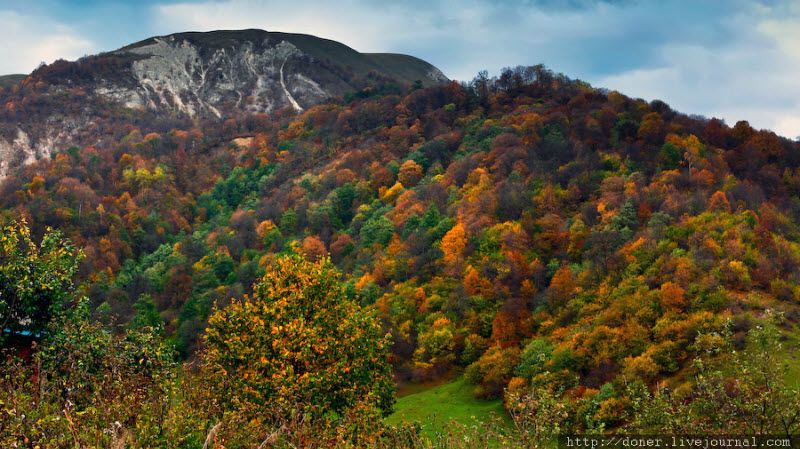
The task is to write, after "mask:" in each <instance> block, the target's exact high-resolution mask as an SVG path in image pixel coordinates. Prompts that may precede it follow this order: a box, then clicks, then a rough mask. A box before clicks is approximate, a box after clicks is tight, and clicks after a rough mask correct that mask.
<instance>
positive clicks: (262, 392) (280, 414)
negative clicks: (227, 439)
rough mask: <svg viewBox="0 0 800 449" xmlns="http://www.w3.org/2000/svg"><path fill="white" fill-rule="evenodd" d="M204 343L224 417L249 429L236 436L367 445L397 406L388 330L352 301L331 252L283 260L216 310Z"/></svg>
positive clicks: (227, 422)
mask: <svg viewBox="0 0 800 449" xmlns="http://www.w3.org/2000/svg"><path fill="white" fill-rule="evenodd" d="M205 343H206V347H207V350H206V354H205V363H204V369H205V370H206V372H207V374H208V376H209V379H210V381H211V382H210V385H211V388H212V389H213V390H214V394H213V396H215V397H216V401H217V404H216V405H217V406H218V407H219V410H220V412H221V414H222V421H221V422H222V423H223V424H225V425H227V426H229V427H233V426H236V425H238V424H236V423H246V425H248V426H253V427H252V428H251V429H250V430H248V431H247V432H242V429H236V430H238V432H231V433H232V434H236V435H238V436H239V437H240V436H241V435H243V434H247V433H250V432H253V433H255V434H260V435H259V438H260V439H261V440H264V441H286V442H291V443H292V444H295V445H299V446H298V447H300V446H302V447H309V446H308V445H311V446H316V445H328V444H333V443H334V442H341V440H346V441H351V442H354V441H355V442H364V441H365V440H369V439H371V438H372V437H374V436H375V434H376V430H377V429H376V428H377V426H379V425H380V421H381V420H380V416H381V415H385V414H387V413H389V412H390V411H391V408H392V405H393V401H394V384H393V381H392V371H391V366H390V364H389V344H390V341H389V340H388V336H386V335H384V334H383V333H382V330H381V326H380V324H379V322H378V320H377V319H376V318H375V317H374V316H373V315H372V314H370V313H368V312H367V311H366V310H362V309H361V308H360V307H359V306H358V305H357V304H356V303H355V302H353V301H351V300H350V299H348V298H347V297H346V295H345V292H344V289H343V286H342V284H341V283H340V274H339V272H338V271H337V270H336V268H335V267H334V266H333V265H332V264H331V262H330V260H329V259H328V258H322V259H320V260H319V261H317V262H309V261H307V260H306V259H304V258H302V257H300V256H284V257H279V258H277V259H276V260H275V262H274V263H273V264H272V265H271V266H269V267H267V272H266V275H265V276H264V277H263V279H262V280H261V281H260V282H259V283H257V284H256V285H255V286H254V292H253V296H252V297H248V296H245V297H244V298H243V299H240V300H235V301H234V302H233V303H231V304H230V305H228V306H227V307H225V308H222V309H220V310H217V311H216V312H215V313H214V314H213V315H212V316H211V318H210V319H209V324H208V328H207V330H206V335H205ZM222 430H224V429H222ZM231 430H234V429H231ZM220 435H223V436H224V432H221V433H220ZM218 438H222V437H221V436H220V437H218ZM237 438H238V437H237ZM320 439H325V440H324V441H323V440H320ZM331 439H334V440H331ZM320 447H321V446H320Z"/></svg>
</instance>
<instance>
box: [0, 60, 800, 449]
mask: <svg viewBox="0 0 800 449" xmlns="http://www.w3.org/2000/svg"><path fill="white" fill-rule="evenodd" d="M6 107H8V105H6ZM110 116H114V117H115V115H110ZM147 117H149V116H145V115H142V116H141V117H139V118H137V119H136V120H131V121H119V120H113V121H112V120H109V121H102V120H101V121H99V122H98V124H97V127H98V129H101V130H102V132H103V133H104V135H106V136H109V137H108V139H110V140H111V143H110V144H109V143H108V140H106V144H104V147H103V148H102V149H101V148H96V147H93V146H87V147H84V148H78V147H73V148H69V149H65V150H64V151H63V152H59V153H57V154H53V155H52V157H51V158H50V160H46V161H39V162H36V163H34V164H31V165H28V166H26V167H24V168H21V169H18V170H17V171H16V172H14V173H11V174H9V177H8V178H7V179H6V180H5V181H4V182H3V183H2V185H0V208H2V211H0V222H6V223H11V222H12V221H15V220H18V219H19V218H24V219H25V220H26V221H27V223H28V225H29V226H31V228H32V230H33V234H34V235H35V236H41V235H43V234H44V232H45V228H47V227H52V228H55V229H59V230H61V232H62V233H63V234H64V235H65V236H66V237H68V238H69V239H71V241H72V242H73V244H74V245H75V246H76V247H79V248H82V249H83V252H84V254H85V259H83V260H82V262H81V263H80V266H79V268H78V279H79V281H80V282H79V284H80V285H79V287H78V289H79V291H80V292H81V293H82V294H85V295H86V296H87V297H88V300H89V306H88V307H89V309H90V310H91V316H93V317H94V318H95V319H97V320H99V321H100V322H102V323H104V324H105V325H106V326H109V328H110V329H113V330H114V332H116V333H122V332H131V331H130V329H133V328H135V327H136V326H140V325H141V323H143V322H144V323H148V325H151V326H153V327H156V328H163V335H164V336H165V337H166V338H167V340H168V341H169V342H170V343H173V344H174V345H175V348H176V349H177V351H178V352H179V354H180V358H181V359H182V360H185V361H193V360H197V359H198V358H199V357H200V356H199V355H198V354H200V353H201V352H202V351H204V349H203V348H204V345H203V341H204V340H203V339H202V338H201V337H202V336H203V335H204V330H205V329H206V327H207V326H208V325H209V324H208V323H209V322H208V318H209V316H210V315H211V314H212V313H213V312H214V311H215V310H221V309H223V308H225V307H226V306H227V305H228V304H231V302H232V301H233V302H234V304H236V303H237V302H236V301H237V300H238V299H240V298H243V297H245V295H253V294H254V293H253V284H254V283H255V282H257V281H258V280H259V279H260V278H261V277H262V276H263V275H264V274H265V272H266V271H267V270H271V269H272V268H270V267H273V266H274V265H275V263H276V260H283V259H277V258H278V257H279V256H281V255H287V254H300V255H302V256H303V257H305V258H306V259H309V260H311V261H317V260H320V259H323V260H324V257H325V256H326V255H329V256H330V258H331V260H332V262H333V264H334V265H335V266H336V267H337V268H338V270H340V271H341V273H342V277H341V279H340V285H341V288H342V295H343V296H344V297H346V298H349V299H350V300H353V301H355V302H356V303H358V304H360V306H361V307H363V308H364V309H365V310H368V311H370V312H371V313H374V314H375V316H376V317H377V318H376V319H379V322H380V325H381V327H382V329H383V332H385V333H388V334H389V335H390V341H389V342H387V348H388V350H389V351H390V354H391V355H390V361H391V365H392V367H393V369H394V375H395V380H396V381H397V382H402V383H407V382H412V383H413V382H420V381H425V380H431V379H437V378H440V377H443V376H447V375H451V374H452V373H453V372H462V371H463V372H464V375H465V378H466V380H467V381H468V382H469V383H470V384H471V385H472V386H473V388H474V394H475V395H476V396H478V397H482V398H495V397H503V398H504V399H505V400H506V408H507V409H509V411H511V412H512V415H514V414H519V413H521V412H520V410H519V408H520V407H522V405H521V404H523V403H524V402H525V401H522V400H520V399H519V398H520V397H523V398H528V399H530V398H531V397H534V396H531V394H532V393H530V392H531V391H539V392H541V391H547V392H548V394H549V395H550V396H546V397H544V399H543V398H542V397H541V396H535V401H545V400H550V401H553V403H556V402H557V403H560V404H562V405H563V407H564V414H563V416H561V415H556V416H553V417H550V418H548V419H550V421H553V422H555V421H557V422H559V423H560V424H559V425H560V426H562V427H561V428H565V427H566V428H569V429H575V430H576V431H578V430H581V431H592V430H604V429H605V430H609V429H615V428H620V427H621V426H626V425H631V423H633V422H634V421H637V419H638V418H634V417H641V414H637V412H636V410H639V409H637V408H636V407H637V404H641V402H637V401H640V400H644V399H641V397H647V398H649V397H650V396H649V393H647V392H646V391H647V390H648V388H646V387H649V390H650V391H656V390H657V388H656V386H657V385H658V386H659V388H661V387H663V386H664V385H668V386H669V387H670V388H671V390H673V391H676V392H678V393H676V394H677V395H678V396H676V397H690V396H691V395H692V394H693V393H692V388H695V386H696V384H697V382H696V381H695V380H694V379H695V376H696V375H697V373H699V372H702V369H704V368H703V367H699V366H698V364H697V363H696V360H699V358H701V359H703V360H711V361H713V360H718V361H719V360H727V359H726V358H727V357H728V354H730V353H731V352H732V351H733V350H735V351H738V352H741V351H745V352H747V351H749V350H751V348H752V346H751V343H748V342H750V341H751V340H753V341H755V340H754V339H756V337H758V335H761V334H756V333H754V332H756V331H761V330H763V328H769V329H774V331H775V332H776V335H783V339H782V340H781V342H782V343H780V344H778V343H777V340H775V341H773V340H769V342H772V343H775V344H776V345H778V346H770V348H771V349H770V351H771V352H772V353H773V355H774V356H776V357H778V359H777V360H779V362H776V363H779V364H783V363H788V364H789V365H792V364H794V366H797V364H798V358H797V357H798V353H797V351H798V348H797V339H796V338H797V336H798V335H800V333H799V332H798V328H797V326H798V322H799V321H800V227H799V226H798V223H800V199H799V198H798V194H800V171H798V167H799V166H800V143H798V142H793V141H790V140H787V139H784V138H781V137H779V136H777V135H776V134H774V133H772V132H769V131H759V130H755V129H753V128H751V127H750V126H749V125H748V124H747V123H746V122H738V123H736V124H735V125H734V126H732V127H731V126H729V125H727V124H725V123H723V122H721V121H720V120H717V119H705V118H702V117H693V116H687V115H685V114H682V113H679V112H676V111H673V110H672V109H671V108H670V107H669V106H668V105H667V104H665V103H663V102H660V101H653V102H650V103H648V102H645V101H643V100H637V99H632V98H628V97H626V96H624V95H622V94H620V93H618V92H609V91H605V90H602V89H597V88H593V87H591V86H589V85H587V84H585V83H583V82H580V81H576V80H571V79H568V78H566V77H565V76H562V75H557V74H553V73H552V72H550V71H549V70H547V69H545V68H544V67H541V66H536V67H527V68H522V67H520V68H516V69H507V70H505V71H503V72H502V74H501V76H500V77H499V78H492V79H490V78H488V77H487V76H486V74H485V73H482V74H480V75H479V76H478V77H476V78H475V79H474V80H473V81H472V82H470V83H465V84H458V83H455V82H453V83H450V84H447V85H442V86H435V87H428V88H421V87H420V86H416V88H414V87H411V88H406V87H400V86H396V85H392V84H385V85H382V87H380V88H368V89H365V90H363V91H360V92H358V93H356V94H353V95H348V96H347V98H346V100H342V99H340V100H338V101H332V102H329V103H325V104H322V105H318V106H313V107H310V108H308V109H307V110H305V111H304V112H302V113H299V114H296V113H295V111H294V110H292V109H291V108H287V109H283V110H281V111H277V112H274V113H271V114H255V115H240V116H235V117H233V118H228V119H226V120H219V121H215V120H211V119H204V120H202V121H201V120H199V119H196V120H193V121H190V120H188V119H185V118H180V117H178V118H175V119H174V120H167V121H160V120H156V119H153V118H147ZM277 263H281V262H277ZM298 263H299V262H298ZM256 296H258V294H256ZM137 323H138V324H137ZM212 325H213V323H212ZM764 326H766V327H764ZM126 329H127V330H126ZM748 334H750V335H751V337H752V338H748V337H747V335H748ZM753 335H755V336H753ZM762 337H763V336H762ZM220 338H221V337H220ZM764 338H766V337H764ZM764 338H762V340H763V341H762V343H763V342H764V341H767V340H764ZM776 338H777V337H776ZM772 343H770V344H772ZM752 344H755V343H752ZM764 344H766V343H764ZM778 347H779V348H780V349H775V348H778ZM198 351H200V352H198ZM795 373H796V371H795ZM730 375H731V373H730V372H727V373H726V372H723V373H722V374H720V376H722V377H721V379H722V380H720V382H721V384H722V383H724V377H725V376H730ZM776 375H778V374H776ZM781 375H783V374H781ZM712 377H713V376H710V377H708V376H707V378H712ZM633 384H635V385H639V386H640V390H637V391H638V393H635V392H633V390H632V389H631V388H632V387H631V385H633ZM642 391H644V392H642ZM681 392H682V393H681ZM636 394H639V395H640V396H636ZM681 394H683V395H684V396H680V395H681ZM642 395H643V396H642ZM637 398H638V399H637ZM535 401H534V403H537V402H535ZM530 403H531V402H527V403H526V404H528V405H530ZM541 403H544V402H539V404H541ZM720 419H722V418H720ZM709 420H711V418H709ZM650 425H653V426H655V424H652V423H650ZM795 425H796V424H795ZM708 426H709V428H713V426H714V424H713V423H709V424H708ZM651 428H656V427H651ZM231 447H236V446H231Z"/></svg>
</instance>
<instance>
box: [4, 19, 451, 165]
mask: <svg viewBox="0 0 800 449" xmlns="http://www.w3.org/2000/svg"><path fill="white" fill-rule="evenodd" d="M19 78H20V76H19V75H9V76H6V77H2V78H0V86H3V85H5V86H7V88H6V89H5V91H7V93H6V94H5V95H0V100H2V103H4V105H5V108H4V109H5V114H4V115H2V116H0V178H2V177H3V176H5V174H6V173H7V171H8V170H9V169H10V168H11V167H14V166H18V165H21V164H25V163H30V162H31V161H33V160H36V159H39V158H42V157H46V156H48V155H49V154H50V153H52V152H53V151H54V150H57V149H63V148H65V147H69V146H71V145H73V144H77V145H81V144H85V143H87V142H89V141H90V140H92V139H96V137H97V136H96V135H95V132H94V131H92V132H89V133H88V134H86V133H85V131H87V130H88V129H90V128H91V129H94V128H96V126H97V125H98V119H99V118H107V117H108V116H117V117H126V116H127V115H129V114H130V113H134V114H135V113H137V112H143V113H149V114H151V115H152V114H154V115H157V116H178V117H189V118H194V117H204V118H217V119H221V118H228V117H231V116H235V115H237V114H242V113H270V112H274V111H277V110H279V109H282V108H286V107H290V108H292V109H294V110H295V111H302V110H304V109H306V108H308V107H310V106H312V105H315V104H319V103H321V102H325V101H329V100H332V99H335V98H340V97H342V96H344V95H346V94H348V93H352V92H356V91H359V90H362V89H365V88H368V87H377V86H379V85H384V84H391V83H395V84H398V85H410V84H413V83H415V82H419V83H421V85H422V86H432V85H436V84H441V83H444V82H447V78H446V77H445V76H444V75H443V74H442V72H441V71H439V70H438V69H437V68H436V67H434V66H432V65H431V64H429V63H427V62H425V61H422V60H420V59H418V58H415V57H412V56H407V55H399V54H389V53H373V54H364V53H359V52H357V51H355V50H353V49H352V48H350V47H348V46H346V45H343V44H341V43H338V42H334V41H331V40H327V39H321V38H318V37H315V36H309V35H303V34H289V33H272V32H267V31H263V30H253V29H251V30H241V31H213V32H207V33H194V32H190V33H179V34H172V35H169V36H160V37H153V38H150V39H146V40H144V41H141V42H137V43H134V44H131V45H128V46H126V47H123V48H121V49H119V50H116V51H112V52H108V53H102V54H99V55H96V56H90V57H85V58H82V59H79V60H78V61H74V62H67V61H63V60H62V61H56V62H55V63H53V64H50V65H48V66H44V67H41V68H39V69H37V70H36V71H34V72H33V73H32V74H31V75H30V76H28V77H26V78H25V79H24V80H22V81H21V83H20V84H19V86H20V87H17V88H14V87H13V85H16V84H17V83H15V81H16V82H19V81H20V80H19ZM9 85H11V87H8V86H9ZM65 97H66V98H72V100H67V101H66V103H68V104H67V105H66V106H67V107H66V108H64V107H62V106H64V103H65V101H64V98H65ZM73 100H74V101H73ZM87 139H88V140H87Z"/></svg>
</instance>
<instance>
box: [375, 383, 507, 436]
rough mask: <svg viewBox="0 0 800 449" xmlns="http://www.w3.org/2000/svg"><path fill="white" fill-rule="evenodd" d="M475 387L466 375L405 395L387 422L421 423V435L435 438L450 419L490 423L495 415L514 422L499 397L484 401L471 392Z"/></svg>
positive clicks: (471, 422)
mask: <svg viewBox="0 0 800 449" xmlns="http://www.w3.org/2000/svg"><path fill="white" fill-rule="evenodd" d="M472 388H473V387H472V386H471V385H469V384H467V383H466V382H465V381H464V379H463V378H458V379H456V380H454V381H452V382H449V383H446V384H443V385H438V386H434V387H432V388H429V389H427V390H423V391H419V392H415V393H412V394H408V395H406V396H403V397H401V398H399V399H398V400H397V404H396V405H395V412H394V413H393V414H392V415H391V416H389V417H388V418H386V422H387V423H388V424H394V425H397V424H402V423H418V424H419V425H420V426H421V430H422V434H423V435H425V436H428V437H433V436H434V435H435V434H436V433H437V432H444V431H445V429H446V427H447V425H448V424H449V423H450V422H451V421H455V422H458V423H460V424H464V425H468V426H472V425H477V426H480V425H487V424H488V423H490V422H491V421H492V418H493V417H494V418H497V419H498V420H499V424H500V425H503V426H505V427H510V425H511V421H510V419H509V417H508V414H507V413H506V412H505V410H504V409H503V404H502V401H500V400H499V399H495V400H491V401H484V400H481V399H478V398H476V397H475V396H473V395H472Z"/></svg>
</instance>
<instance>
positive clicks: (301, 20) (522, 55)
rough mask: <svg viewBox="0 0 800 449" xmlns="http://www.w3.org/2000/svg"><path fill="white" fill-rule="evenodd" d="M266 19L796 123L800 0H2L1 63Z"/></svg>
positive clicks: (777, 125)
mask: <svg viewBox="0 0 800 449" xmlns="http://www.w3.org/2000/svg"><path fill="white" fill-rule="evenodd" d="M241 28H262V29H266V30H270V31H286V32H298V33H308V34H314V35H317V36H321V37H326V38H330V39H334V40H338V41H341V42H343V43H345V44H347V45H349V46H351V47H353V48H355V49H356V50H359V51H364V52H379V51H388V52H400V53H409V54H413V55H415V56H418V57H421V58H423V59H425V60H427V61H429V62H431V63H433V64H434V65H436V66H438V67H439V68H440V69H442V71H444V72H445V74H446V75H448V76H449V77H450V78H454V79H459V80H465V79H471V78H472V77H473V76H474V75H475V74H476V73H477V72H478V71H479V70H482V69H487V70H489V72H490V73H493V74H495V73H497V72H498V71H499V69H501V68H502V67H505V66H512V65H519V64H522V65H530V64H536V63H544V64H546V65H547V66H548V67H550V68H552V69H553V70H555V71H558V72H563V73H565V74H566V75H568V76H570V77H573V78H580V79H583V80H585V81H588V82H590V83H591V84H592V85H594V86H598V87H608V88H611V89H616V90H619V91H621V92H623V93H626V94H628V95H631V96H635V97H641V98H644V99H647V100H651V99H654V98H659V99H663V100H665V101H666V102H668V103H669V104H670V105H672V106H673V107H674V108H675V109H678V110H681V111H683V112H688V113H696V114H702V115H705V116H708V117H712V116H714V117H720V118H723V119H725V120H726V121H727V122H728V123H729V124H733V123H735V122H736V121H737V120H741V119H745V120H748V121H750V123H751V124H752V125H754V126H756V127H759V128H770V129H774V130H775V131H777V132H779V133H780V134H783V135H785V136H788V137H792V138H795V137H798V136H800V76H798V73H800V1H798V0H774V1H768V0H686V1H682V0H653V1H644V0H458V1H457V0H412V1H402V0H395V1H389V2H383V1H370V0H337V1H332V0H328V1H322V0H292V1H274V0H199V1H191V0H182V1H172V0H131V1H122V0H119V1H113V0H111V1H109V0H104V1H103V0H73V1H66V0H37V1H36V2H31V1H30V0H24V1H19V0H3V1H2V2H0V73H26V72H30V71H31V70H32V69H33V68H35V67H36V66H37V65H38V64H39V63H40V62H42V61H46V62H52V61H53V60H55V59H57V58H61V57H63V58H66V59H75V58H78V57H80V56H83V55H85V54H91V53H96V52H99V51H107V50H113V49H116V48H119V47H121V46H124V45H126V44H128V43H131V42H134V41H137V40H141V39H144V38H146V37H149V36H152V35H163V34H169V33H173V32H180V31H189V30H193V31H204V30H214V29H241Z"/></svg>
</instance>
